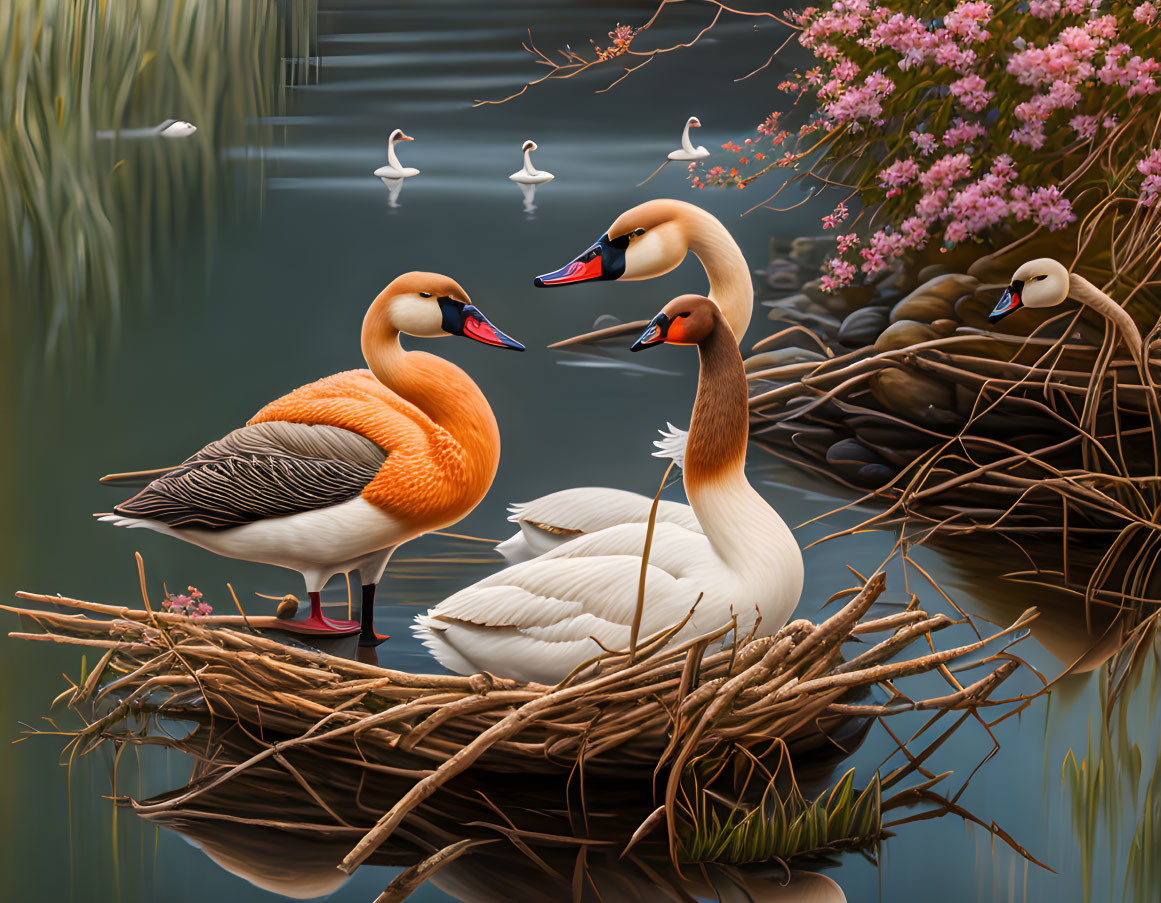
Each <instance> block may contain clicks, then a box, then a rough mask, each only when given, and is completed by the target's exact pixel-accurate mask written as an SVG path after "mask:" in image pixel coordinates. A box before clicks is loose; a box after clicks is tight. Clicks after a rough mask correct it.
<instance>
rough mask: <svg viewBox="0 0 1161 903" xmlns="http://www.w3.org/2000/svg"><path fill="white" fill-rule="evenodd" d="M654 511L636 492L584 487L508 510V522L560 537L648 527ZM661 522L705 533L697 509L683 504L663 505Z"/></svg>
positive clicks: (650, 501) (645, 497) (660, 511)
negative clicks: (629, 526)
mask: <svg viewBox="0 0 1161 903" xmlns="http://www.w3.org/2000/svg"><path fill="white" fill-rule="evenodd" d="M652 507H653V499H652V498H649V497H647V496H644V495H640V494H639V493H636V492H627V491H625V490H623V489H608V488H605V487H598V486H581V487H578V488H576V489H562V490H560V491H559V492H551V493H549V494H548V495H542V496H541V497H540V498H538V499H533V500H532V501H531V502H525V503H524V504H520V505H512V506H511V507H510V508H509V509H508V510H509V512H510V513H511V517H509V518H508V520H510V521H512V522H513V523H518V524H520V526H521V527H522V528H524V527H531V528H533V529H540V530H545V531H546V532H549V533H553V534H558V535H559V534H562V533H563V534H570V533H575V534H580V533H596V532H597V531H599V530H605V529H608V528H609V527H613V526H616V525H617V524H632V523H645V522H646V521H648V520H649V511H650V509H651V508H652ZM657 520H658V521H659V522H665V523H676V524H680V525H681V526H683V527H685V528H686V529H688V530H696V531H699V532H700V530H701V527H700V526H699V525H698V523H697V518H696V517H695V516H694V514H693V509H691V508H690V507H689V505H683V504H681V503H679V502H670V501H661V502H659V503H658V506H657Z"/></svg>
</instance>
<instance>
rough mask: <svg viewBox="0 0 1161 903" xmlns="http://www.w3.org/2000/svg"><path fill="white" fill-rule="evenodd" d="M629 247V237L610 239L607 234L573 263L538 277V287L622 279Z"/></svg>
mask: <svg viewBox="0 0 1161 903" xmlns="http://www.w3.org/2000/svg"><path fill="white" fill-rule="evenodd" d="M628 247H629V236H628V235H622V236H621V237H620V238H609V233H608V232H606V233H605V234H604V235H602V236H601V237H600V238H598V239H597V243H596V244H595V245H593V246H592V247H591V248H589V249H588V250H587V251H585V252H584V253H583V254H581V255H580V257H578V258H577V259H576V260H574V261H573V262H572V263H569V264H567V265H566V266H563V267H561V268H560V269H559V270H557V271H556V272H555V273H545V274H544V275H543V276H537V277H536V280H535V282H536V285H538V286H540V287H541V288H543V287H544V286H547V285H569V284H571V283H573V282H591V281H592V280H594V279H620V278H621V276H623V275H624V273H625V249H626V248H628Z"/></svg>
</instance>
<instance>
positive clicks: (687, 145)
mask: <svg viewBox="0 0 1161 903" xmlns="http://www.w3.org/2000/svg"><path fill="white" fill-rule="evenodd" d="M681 146H682V147H683V148H684V149H685V150H687V151H689V153H691V154H692V153H696V152H697V148H695V147H694V146H693V142H692V141H690V140H689V123H688V122H686V124H685V128H684V129H682V132H681Z"/></svg>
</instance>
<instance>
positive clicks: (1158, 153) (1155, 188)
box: [1137, 148, 1161, 207]
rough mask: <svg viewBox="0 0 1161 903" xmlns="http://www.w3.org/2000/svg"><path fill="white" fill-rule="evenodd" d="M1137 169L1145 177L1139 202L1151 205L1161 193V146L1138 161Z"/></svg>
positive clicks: (1147, 205) (1146, 205)
mask: <svg viewBox="0 0 1161 903" xmlns="http://www.w3.org/2000/svg"><path fill="white" fill-rule="evenodd" d="M1137 171H1138V172H1139V173H1141V175H1143V176H1144V177H1145V178H1144V180H1143V181H1142V182H1141V197H1140V198H1139V199H1138V201H1137V203H1139V204H1142V205H1143V206H1145V207H1151V206H1152V205H1153V202H1154V201H1155V200H1157V196H1158V195H1159V194H1161V148H1154V149H1153V150H1152V151H1150V152H1149V156H1147V157H1146V158H1145V159H1144V160H1141V161H1140V162H1138V163H1137Z"/></svg>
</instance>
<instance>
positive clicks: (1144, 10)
mask: <svg viewBox="0 0 1161 903" xmlns="http://www.w3.org/2000/svg"><path fill="white" fill-rule="evenodd" d="M1156 18H1157V7H1156V6H1155V5H1154V4H1152V3H1142V4H1141V5H1140V6H1138V7H1137V8H1136V9H1134V10H1133V21H1134V22H1140V23H1141V24H1143V25H1152V24H1153V21H1154V20H1155V19H1156Z"/></svg>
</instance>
